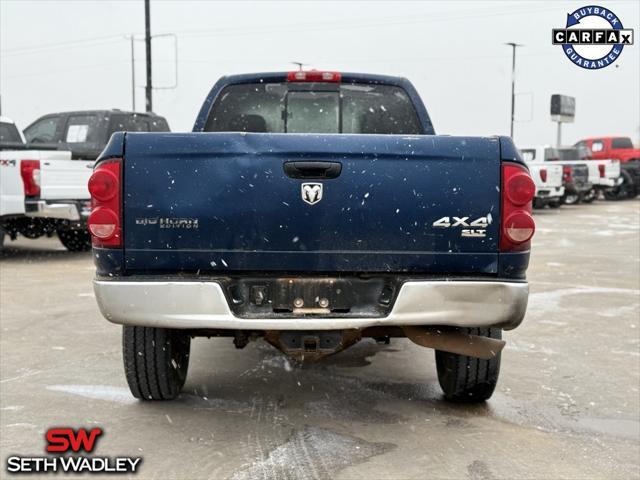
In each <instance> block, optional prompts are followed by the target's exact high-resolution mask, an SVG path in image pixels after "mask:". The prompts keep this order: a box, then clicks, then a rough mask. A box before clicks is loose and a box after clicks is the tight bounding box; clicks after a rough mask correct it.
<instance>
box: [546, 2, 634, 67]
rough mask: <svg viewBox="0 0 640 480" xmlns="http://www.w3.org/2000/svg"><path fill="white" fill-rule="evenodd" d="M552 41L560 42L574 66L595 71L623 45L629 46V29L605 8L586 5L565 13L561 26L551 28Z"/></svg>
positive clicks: (610, 59)
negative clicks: (565, 19)
mask: <svg viewBox="0 0 640 480" xmlns="http://www.w3.org/2000/svg"><path fill="white" fill-rule="evenodd" d="M552 42H553V44H554V45H562V50H563V51H564V53H565V55H566V56H567V58H568V59H569V60H571V61H572V62H573V63H574V64H576V65H577V66H579V67H582V68H586V69H588V70H597V69H600V68H604V67H608V66H609V65H612V64H613V63H614V62H615V61H616V60H618V58H619V57H620V54H621V53H622V49H623V47H624V46H625V45H633V29H630V28H624V27H623V25H622V22H621V20H620V18H619V17H618V16H617V15H616V14H615V13H613V12H612V11H611V10H609V9H608V8H604V7H600V6H598V5H589V6H586V7H582V8H578V9H577V10H575V11H574V12H571V13H568V14H567V22H566V25H565V27H564V28H554V29H553V32H552Z"/></svg>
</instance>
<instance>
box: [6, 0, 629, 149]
mask: <svg viewBox="0 0 640 480" xmlns="http://www.w3.org/2000/svg"><path fill="white" fill-rule="evenodd" d="M599 3H600V4H602V5H603V6H605V7H608V8H610V9H611V10H612V11H613V12H614V13H615V14H616V15H617V16H618V17H619V18H620V20H621V21H622V23H623V25H624V27H625V28H634V29H635V42H636V44H635V45H634V46H631V47H625V48H624V51H623V53H622V55H621V57H620V60H619V61H618V62H617V66H611V67H607V68H604V69H601V70H596V71H587V70H584V69H581V68H579V67H577V66H575V65H573V64H572V63H571V62H570V61H569V60H568V59H567V58H566V57H565V55H564V53H563V51H562V49H561V47H560V46H554V45H551V29H552V28H562V27H564V25H565V20H566V14H567V12H570V11H573V10H575V9H576V8H578V7H581V6H584V5H590V4H593V1H591V0H589V1H587V0H585V1H584V2H575V1H572V2H559V1H551V2H540V1H536V2H524V1H518V2H515V1H510V2H498V1H493V2H492V1H474V2H451V1H450V2H435V1H429V2H428V1H425V2H417V1H416V2H406V3H401V2H391V1H388V2H383V1H379V2H374V1H361V2H358V1H356V2H336V3H329V2H303V1H298V2H267V1H262V2H253V3H250V2H246V3H244V2H239V1H235V2H229V3H223V2H213V1H161V0H152V2H151V26H152V33H153V34H165V33H174V34H176V35H177V44H178V49H177V55H178V68H177V70H178V71H177V77H178V85H177V88H175V89H165V90H156V91H155V92H154V98H153V100H154V111H155V112H157V113H159V114H161V115H164V116H165V117H166V118H167V119H168V121H169V124H170V126H171V128H172V130H174V131H185V130H189V129H190V128H191V126H192V124H193V121H194V120H195V116H196V113H197V111H198V109H199V108H200V105H201V103H202V101H203V99H204V97H205V95H206V94H207V92H208V90H209V89H210V88H211V85H212V84H213V83H214V82H215V80H216V79H217V78H218V77H220V76H222V75H225V74H232V73H246V72H263V71H282V70H290V69H292V65H291V64H290V63H289V62H291V61H301V62H305V63H307V64H309V65H310V68H318V69H332V70H338V71H355V72H369V73H383V74H390V75H401V76H405V77H407V78H409V79H410V80H411V81H412V82H413V83H414V85H415V86H416V88H417V89H418V91H419V93H420V94H421V95H422V97H423V99H424V101H425V103H426V105H427V109H428V110H429V113H430V114H431V117H432V120H433V122H434V125H435V128H436V131H437V132H438V133H446V134H452V135H494V134H508V133H509V118H510V93H511V90H510V89H511V86H510V79H511V51H510V48H509V47H507V46H505V45H504V44H503V43H504V42H518V43H522V44H524V47H522V48H521V49H519V50H518V56H517V67H516V93H517V94H518V96H517V100H516V117H517V119H518V122H517V123H516V125H515V139H516V142H517V143H518V144H520V145H524V144H538V143H554V142H555V124H554V123H552V122H551V120H550V118H549V100H550V96H551V94H553V93H563V94H567V95H573V96H575V97H576V110H577V112H576V122H575V123H573V124H567V125H565V126H564V130H563V132H564V135H563V137H564V138H563V139H564V140H565V143H573V142H574V141H576V140H578V139H579V138H582V137H585V136H590V135H604V134H620V135H627V136H631V137H632V138H633V140H634V142H636V143H638V142H639V141H640V40H639V35H640V33H639V32H638V29H639V26H640V2H638V1H628V2H626V1H612V2H603V1H600V2H599ZM143 33H144V3H143V1H142V0H131V1H124V0H123V1H95V2H93V1H87V0H85V1H67V2H65V1H60V0H57V1H53V0H51V1H28V0H19V1H18V0H0V42H1V43H0V49H1V57H0V94H1V96H2V114H3V115H5V116H9V117H11V118H13V119H14V120H15V121H16V122H17V123H18V124H19V126H21V127H22V128H24V127H25V126H27V125H28V124H29V123H31V122H32V121H33V120H35V119H36V118H37V117H38V116H40V115H44V114H46V113H51V112H55V111H65V110H82V109H100V108H120V109H127V110H129V109H131V70H130V44H129V41H128V40H127V38H125V36H126V35H130V34H136V35H138V38H142V35H143ZM173 56H174V47H173V39H172V38H171V37H160V38H157V39H156V40H154V53H153V59H154V74H153V77H154V84H155V85H157V86H170V85H171V84H172V83H173V81H174V75H175V73H176V72H175V71H174V59H173V58H174V57H173ZM136 76H137V82H136V83H137V84H138V86H140V87H142V86H143V85H144V82H145V77H144V43H143V42H141V41H140V42H136ZM136 94H137V102H136V106H137V109H138V110H144V88H137V89H136Z"/></svg>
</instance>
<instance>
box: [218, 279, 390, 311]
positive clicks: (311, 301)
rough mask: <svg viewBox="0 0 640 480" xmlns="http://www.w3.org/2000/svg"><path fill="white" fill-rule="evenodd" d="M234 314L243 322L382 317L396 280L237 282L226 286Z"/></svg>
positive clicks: (249, 280)
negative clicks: (264, 319)
mask: <svg viewBox="0 0 640 480" xmlns="http://www.w3.org/2000/svg"><path fill="white" fill-rule="evenodd" d="M225 290H226V294H227V298H228V301H229V306H230V308H231V309H232V311H233V313H234V314H235V315H237V316H239V317H245V318H259V317H263V318H273V317H283V318H287V317H289V318H294V317H305V316H314V317H318V316H330V317H383V316H385V315H387V314H388V313H389V311H390V309H391V306H392V304H393V301H394V300H395V296H396V293H397V290H398V279H397V278H395V277H390V276H377V277H369V278H360V277H313V278H309V277H276V278H238V279H229V280H228V281H227V282H226V288H225Z"/></svg>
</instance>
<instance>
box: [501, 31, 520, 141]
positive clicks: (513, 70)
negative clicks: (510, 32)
mask: <svg viewBox="0 0 640 480" xmlns="http://www.w3.org/2000/svg"><path fill="white" fill-rule="evenodd" d="M505 45H509V46H510V47H511V49H512V52H513V54H512V62H511V134H510V136H511V138H513V117H514V114H515V108H516V104H515V101H516V47H522V46H523V45H522V44H521V43H514V42H507V43H505Z"/></svg>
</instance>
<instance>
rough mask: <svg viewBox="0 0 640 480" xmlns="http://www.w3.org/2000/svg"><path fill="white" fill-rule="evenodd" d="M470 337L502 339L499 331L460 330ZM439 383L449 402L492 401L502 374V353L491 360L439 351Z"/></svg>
mask: <svg viewBox="0 0 640 480" xmlns="http://www.w3.org/2000/svg"><path fill="white" fill-rule="evenodd" d="M459 331H460V332H462V333H467V334H469V335H481V336H485V337H490V338H497V339H501V338H502V330H501V329H499V328H460V329H459ZM436 367H437V369H438V381H439V382H440V387H442V391H443V392H444V396H445V398H446V399H447V400H449V401H452V402H466V403H475V402H483V401H485V400H487V399H488V398H490V397H491V395H492V394H493V391H494V389H495V388H496V384H497V383H498V375H499V374H500V353H498V355H496V356H495V357H494V358H492V359H491V360H482V359H480V358H475V357H469V356H467V355H458V354H456V353H449V352H443V351H440V350H436Z"/></svg>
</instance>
